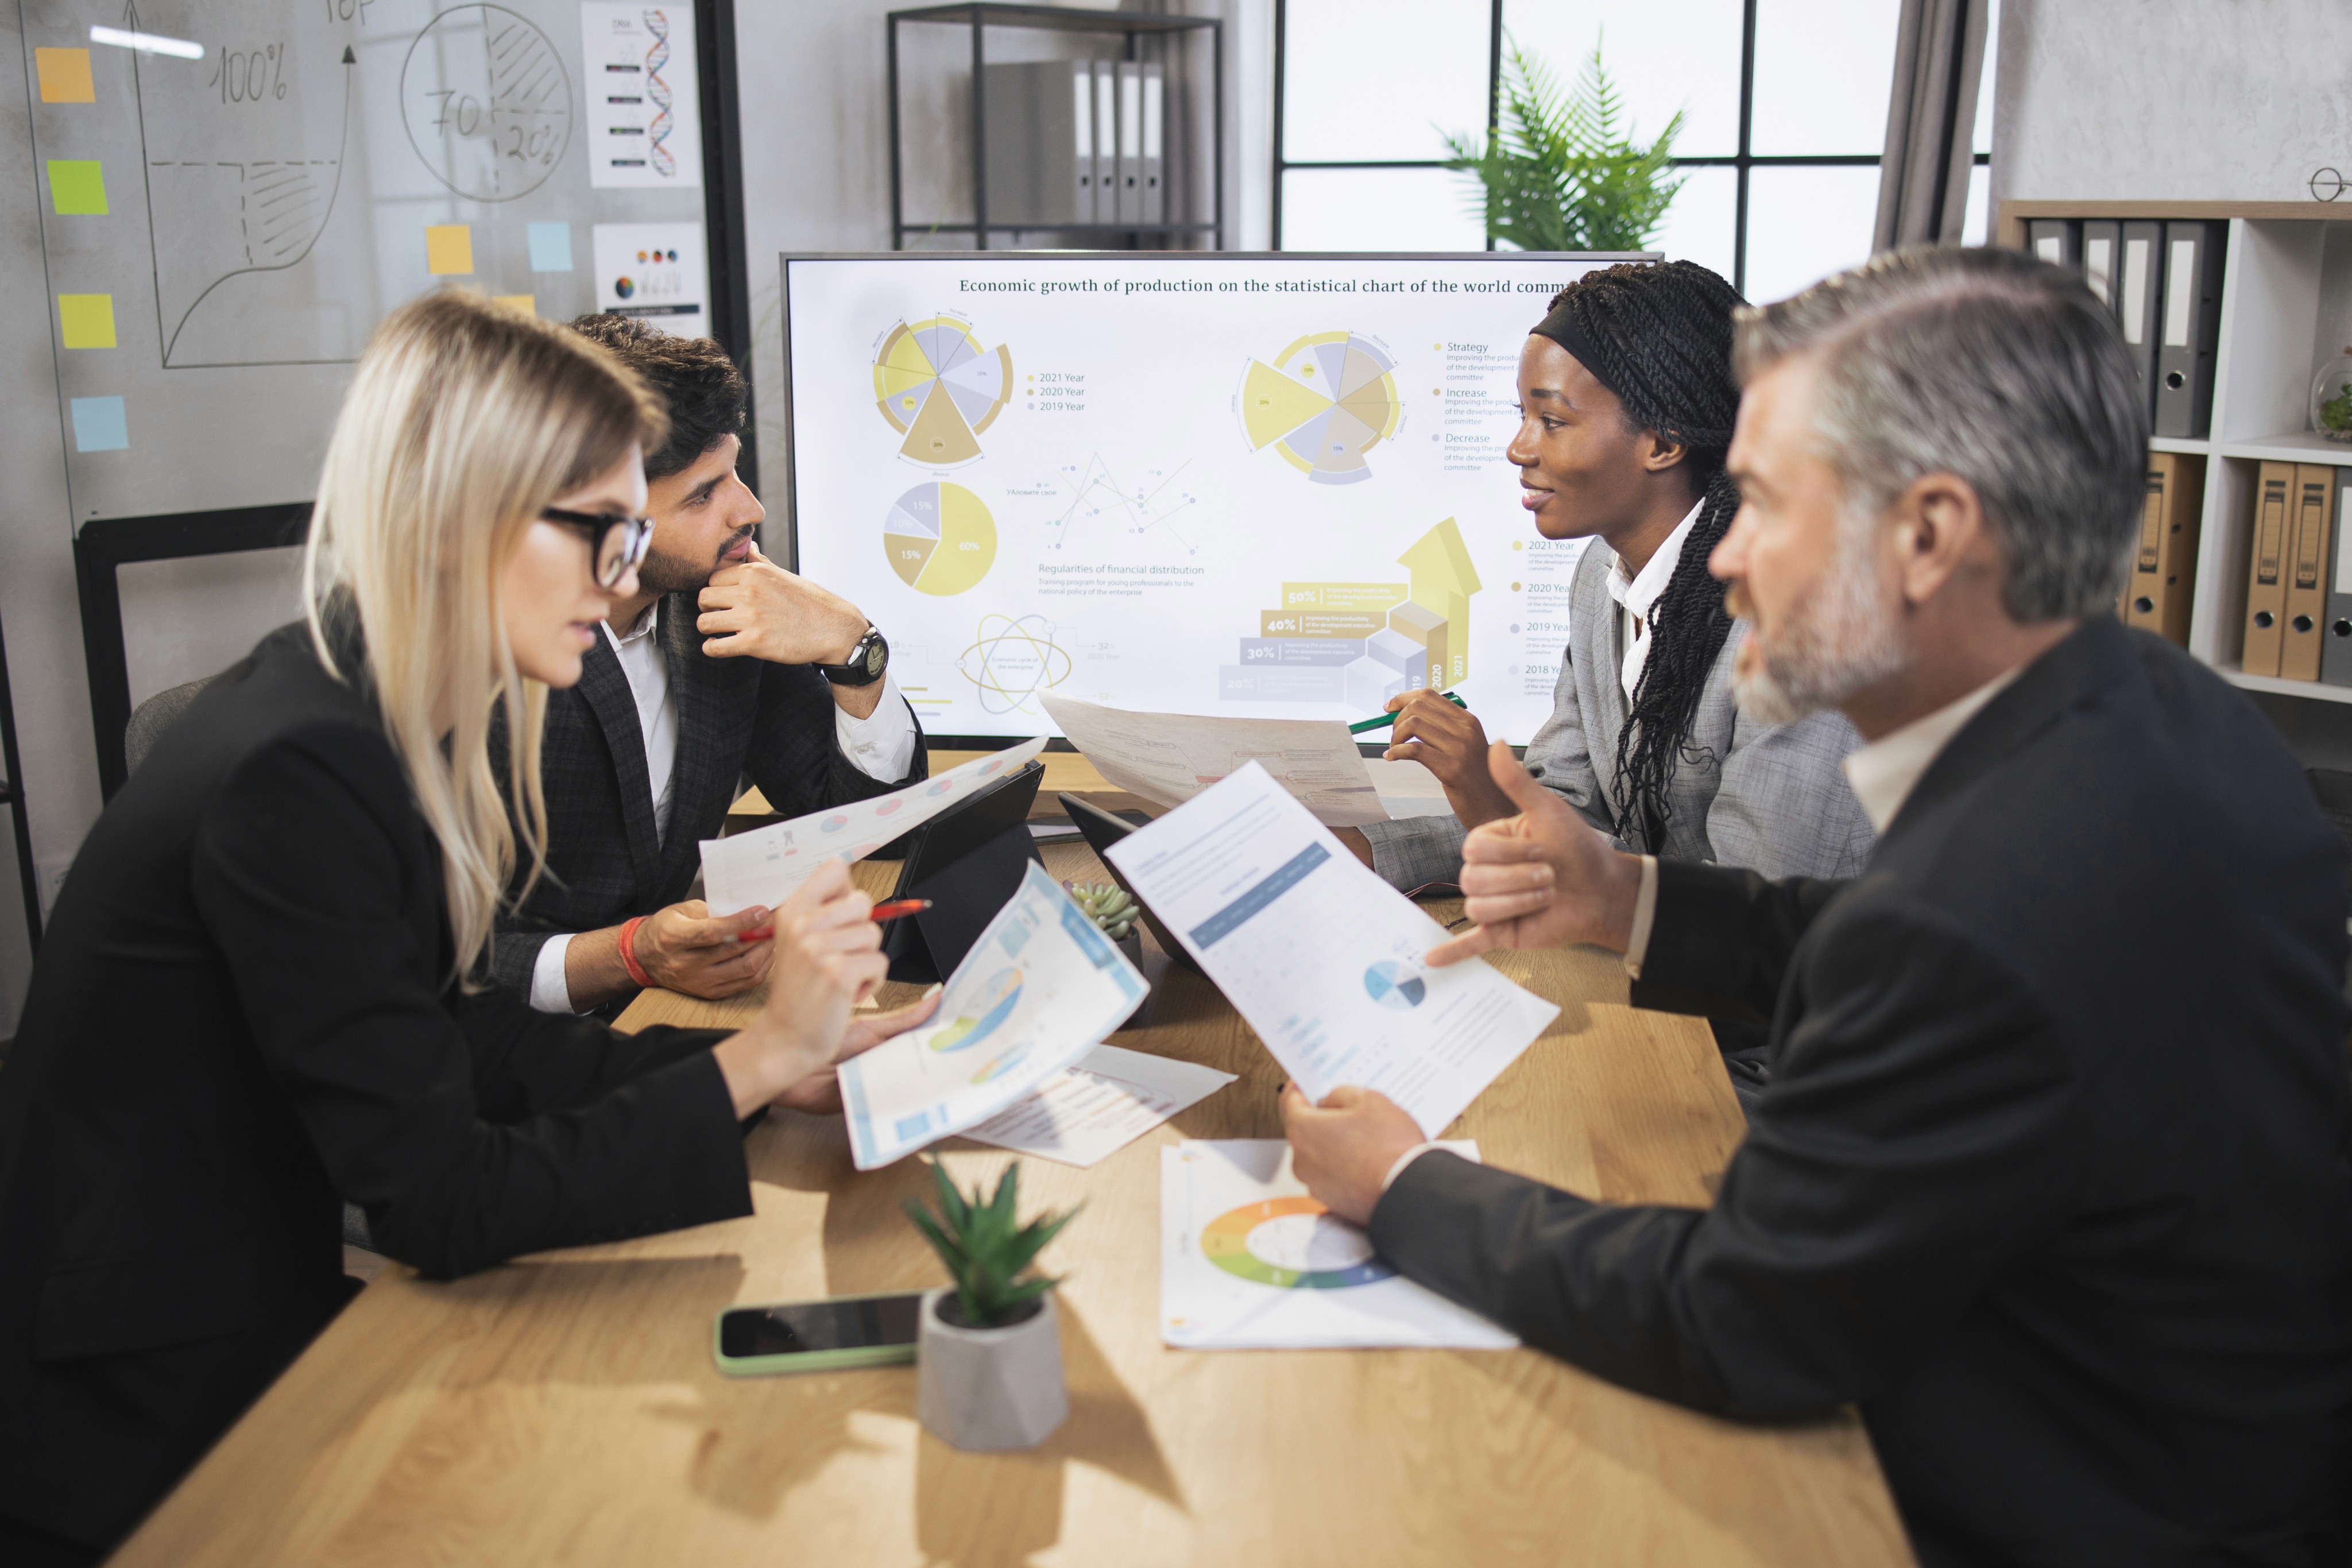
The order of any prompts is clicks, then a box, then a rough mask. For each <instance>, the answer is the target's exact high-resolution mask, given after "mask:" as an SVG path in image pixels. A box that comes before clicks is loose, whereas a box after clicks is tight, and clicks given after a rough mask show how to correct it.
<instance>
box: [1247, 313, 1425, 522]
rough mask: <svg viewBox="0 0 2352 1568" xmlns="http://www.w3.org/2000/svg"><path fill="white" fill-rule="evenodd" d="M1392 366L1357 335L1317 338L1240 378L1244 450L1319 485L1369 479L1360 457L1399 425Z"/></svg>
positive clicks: (1377, 346) (1377, 348)
mask: <svg viewBox="0 0 2352 1568" xmlns="http://www.w3.org/2000/svg"><path fill="white" fill-rule="evenodd" d="M1395 369H1396V361H1394V360H1392V359H1391V358H1390V357H1389V353H1388V350H1385V349H1383V348H1381V346H1380V344H1378V343H1376V342H1374V341H1373V340H1371V339H1370V338H1366V337H1363V336H1361V335H1360V334H1358V333H1355V332H1319V333H1315V334H1312V335H1310V336H1308V337H1305V338H1301V339H1299V340H1297V342H1295V343H1293V344H1291V345H1290V347H1288V348H1286V349H1285V350H1282V352H1281V353H1279V354H1276V356H1275V358H1274V362H1273V363H1272V364H1268V363H1266V362H1265V361H1263V360H1252V361H1250V364H1249V369H1248V370H1247V371H1244V373H1243V376H1242V390H1241V396H1240V400H1239V402H1240V409H1241V416H1242V429H1243V430H1244V432H1246V433H1247V434H1248V435H1249V444H1250V450H1251V451H1253V452H1263V451H1265V449H1266V448H1267V447H1268V446H1272V447H1274V448H1275V450H1276V451H1277V452H1279V453H1280V454H1281V455H1282V460H1283V461H1284V462H1286V463H1287V464H1289V465H1291V466H1292V467H1293V468H1296V469H1297V470H1298V471H1299V472H1300V473H1302V474H1304V475H1306V476H1307V478H1309V479H1311V480H1313V481H1314V482H1315V483H1317V484H1318V485H1353V484H1358V483H1360V482H1361V481H1363V480H1366V479H1369V478H1370V477H1371V476H1372V470H1371V465H1370V464H1369V463H1367V462H1366V461H1365V460H1364V454H1365V453H1367V452H1370V450H1371V449H1372V448H1373V447H1375V446H1377V445H1379V444H1381V442H1383V441H1386V440H1388V439H1389V438H1390V437H1391V436H1393V435H1394V434H1396V431H1397V426H1398V425H1399V424H1400V423H1402V421H1403V418H1404V404H1403V402H1402V400H1401V399H1400V398H1399V397H1398V396H1397V388H1396V378H1395V376H1394V375H1392V374H1391V371H1394V370H1395Z"/></svg>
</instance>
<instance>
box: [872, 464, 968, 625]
mask: <svg viewBox="0 0 2352 1568" xmlns="http://www.w3.org/2000/svg"><path fill="white" fill-rule="evenodd" d="M882 549H883V551H884V553H885V554H887V556H888V557H889V558H890V570H892V571H895V572H897V573H898V580H899V581H901V582H903V583H905V584H906V585H907V586H908V587H909V588H911V589H913V590H914V591H916V592H918V593H929V594H933V595H936V596H938V597H940V598H945V597H947V596H948V595H950V594H952V593H961V592H963V591H966V590H968V589H972V588H977V587H978V586H979V585H980V580H981V579H982V578H983V577H986V576H987V575H988V569H989V568H990V567H991V566H992V565H993V564H995V561H996V519H995V518H993V517H990V516H989V515H988V508H987V507H985V506H983V505H982V503H981V499H980V497H977V496H975V495H973V494H972V493H971V491H969V490H967V489H965V488H964V487H963V486H961V485H950V484H948V483H946V482H945V481H944V480H939V481H934V482H933V483H931V484H928V485H918V486H915V487H914V488H913V489H911V490H909V491H908V492H907V493H906V494H905V495H903V496H901V497H898V500H897V501H896V502H894V503H892V505H891V507H890V515H889V516H888V517H885V518H883V520H882Z"/></svg>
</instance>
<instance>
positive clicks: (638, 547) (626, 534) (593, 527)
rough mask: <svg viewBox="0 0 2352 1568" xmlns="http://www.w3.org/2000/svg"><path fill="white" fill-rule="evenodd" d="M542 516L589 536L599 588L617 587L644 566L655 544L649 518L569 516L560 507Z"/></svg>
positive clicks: (611, 514)
mask: <svg viewBox="0 0 2352 1568" xmlns="http://www.w3.org/2000/svg"><path fill="white" fill-rule="evenodd" d="M539 515H540V516H541V517H544V518H546V519H547V520H548V521H549V522H551V523H564V524H568V525H569V526H571V527H572V528H578V529H579V530H580V531H581V532H583V533H584V534H586V535H587V536H588V548H589V549H590V550H591V551H592V552H593V555H594V557H595V561H596V586H597V587H599V588H611V587H613V586H614V585H615V584H617V583H618V582H619V581H620V580H621V579H622V578H624V577H625V576H627V575H628V574H629V573H630V572H632V571H634V570H636V569H637V568H638V567H639V566H641V565H643V564H644V562H645V559H646V550H647V549H650V548H651V547H652V545H653V542H654V525H653V519H651V518H650V517H629V516H627V515H626V514H625V513H621V512H567V511H565V510H564V509H563V508H562V507H548V508H547V509H546V510H545V511H542V512H541V513H540V514H539Z"/></svg>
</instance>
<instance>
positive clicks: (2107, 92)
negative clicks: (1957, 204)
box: [1992, 0, 2352, 202]
mask: <svg viewBox="0 0 2352 1568" xmlns="http://www.w3.org/2000/svg"><path fill="white" fill-rule="evenodd" d="M2347 58H2352V5H2336V4H2327V3H2325V0H2227V3H2226V4H2225V3H2223V0H2005V3H2004V4H2003V5H2002V7H2001V17H2000V78H1999V80H1998V83H1997V85H1996V86H1995V89H1994V109H1993V116H1994V120H1993V123H1994V127H1995V134H1994V137H1993V143H1992V188H1993V194H1994V196H1995V198H1996V199H2004V198H2007V199H2051V200H2066V199H2082V200H2095V201H2105V200H2111V199H2112V200H2125V201H2128V200H2136V199H2146V200H2150V201H2158V200H2182V201H2197V200H2203V201H2263V202H2307V201H2309V200H2310V199H2311V192H2310V189H2309V187H2308V183H2307V182H2308V181H2309V180H2310V178H2311V174H2312V172H2313V171H2314V170H2315V169H2317V168H2319V167H2321V166H2322V165H2329V166H2333V167H2335V168H2336V169H2339V170H2341V171H2343V172H2345V173H2346V174H2347V176H2352V75H2347V72H2346V70H2345V68H2344V62H2345V61H2346V59H2347ZM2345 200H2347V201H2352V193H2347V196H2346V197H2345Z"/></svg>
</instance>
